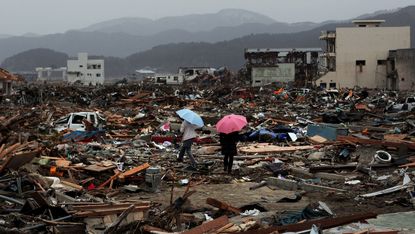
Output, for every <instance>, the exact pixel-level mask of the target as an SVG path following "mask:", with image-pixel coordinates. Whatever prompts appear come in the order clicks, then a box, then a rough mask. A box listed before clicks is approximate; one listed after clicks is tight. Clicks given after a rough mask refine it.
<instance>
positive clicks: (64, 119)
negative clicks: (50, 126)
mask: <svg viewBox="0 0 415 234" xmlns="http://www.w3.org/2000/svg"><path fill="white" fill-rule="evenodd" d="M69 117H70V116H69V115H68V116H66V117H63V118H60V119H58V120H56V122H55V124H67V123H68V121H69Z"/></svg>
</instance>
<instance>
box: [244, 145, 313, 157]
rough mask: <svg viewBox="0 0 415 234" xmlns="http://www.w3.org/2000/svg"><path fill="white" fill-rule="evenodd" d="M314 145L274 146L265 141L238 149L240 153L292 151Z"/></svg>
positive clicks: (309, 147)
mask: <svg viewBox="0 0 415 234" xmlns="http://www.w3.org/2000/svg"><path fill="white" fill-rule="evenodd" d="M314 148H315V146H313V145H304V146H286V147H281V146H276V145H270V144H267V143H259V144H255V145H249V146H246V147H241V148H239V151H240V152H242V153H251V154H255V153H259V154H260V153H284V152H294V151H297V150H312V149H314Z"/></svg>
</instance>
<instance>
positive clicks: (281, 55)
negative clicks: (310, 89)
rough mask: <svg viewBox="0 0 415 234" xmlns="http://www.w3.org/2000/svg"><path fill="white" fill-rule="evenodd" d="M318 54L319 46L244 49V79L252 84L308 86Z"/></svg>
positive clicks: (314, 73)
mask: <svg viewBox="0 0 415 234" xmlns="http://www.w3.org/2000/svg"><path fill="white" fill-rule="evenodd" d="M321 53H322V50H321V49H320V48H293V49H285V48H284V49H278V48H275V49H272V48H271V49H245V60H246V70H247V78H248V80H249V81H250V83H251V84H252V86H253V87H256V86H263V85H267V84H270V83H273V82H282V83H293V84H295V86H298V87H304V86H311V85H312V81H313V79H315V78H316V77H317V76H318V64H319V55H320V54H321Z"/></svg>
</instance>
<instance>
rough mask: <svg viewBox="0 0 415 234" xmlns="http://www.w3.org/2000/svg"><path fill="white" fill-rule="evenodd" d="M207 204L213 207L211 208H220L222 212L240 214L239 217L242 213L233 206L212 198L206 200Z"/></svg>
mask: <svg viewBox="0 0 415 234" xmlns="http://www.w3.org/2000/svg"><path fill="white" fill-rule="evenodd" d="M206 203H207V204H209V205H211V206H214V207H216V208H219V209H221V210H227V211H230V212H233V213H235V214H238V215H239V214H240V213H241V210H240V209H239V208H236V207H233V206H231V205H229V204H227V203H225V202H222V201H219V200H216V199H214V198H211V197H208V198H207V199H206Z"/></svg>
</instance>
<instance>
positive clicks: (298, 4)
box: [0, 0, 415, 35]
mask: <svg viewBox="0 0 415 234" xmlns="http://www.w3.org/2000/svg"><path fill="white" fill-rule="evenodd" d="M0 2H1V13H0V28H1V31H0V34H13V35H20V34H24V33H27V32H33V33H40V34H47V33H57V32H65V31H67V30H69V29H77V28H82V27H85V26H88V25H90V24H93V23H97V22H101V21H104V20H108V19H114V18H120V17H146V18H151V19H156V18H160V17H164V16H175V15H187V14H195V13H213V12H217V11H219V10H221V9H225V8H240V9H246V10H251V11H255V12H258V13H262V14H265V15H267V16H270V17H272V18H274V19H275V20H277V21H282V22H299V21H313V22H321V21H325V20H341V19H350V18H353V17H356V16H359V15H362V14H366V13H372V12H375V11H378V10H384V9H395V8H398V7H405V6H408V5H415V0H0Z"/></svg>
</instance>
